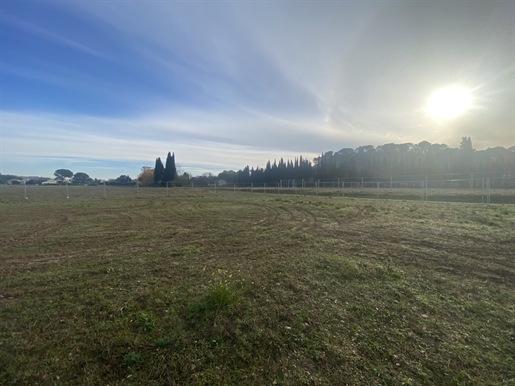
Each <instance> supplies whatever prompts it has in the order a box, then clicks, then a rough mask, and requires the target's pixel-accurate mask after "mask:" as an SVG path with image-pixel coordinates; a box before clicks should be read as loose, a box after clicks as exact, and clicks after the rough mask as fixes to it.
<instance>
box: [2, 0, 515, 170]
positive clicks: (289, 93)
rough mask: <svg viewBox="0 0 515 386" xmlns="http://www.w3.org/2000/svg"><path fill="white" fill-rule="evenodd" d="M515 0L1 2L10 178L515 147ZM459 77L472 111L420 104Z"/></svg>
mask: <svg viewBox="0 0 515 386" xmlns="http://www.w3.org/2000/svg"><path fill="white" fill-rule="evenodd" d="M514 25H515V3H514V2H513V1H470V2H468V1H392V2H390V1H366V2H354V1H340V2H335V1H329V2H324V1H321V2H315V1H298V2H297V1H252V2H249V1H213V2H205V1H188V2H182V1H180V2H174V1H155V2H154V1H145V2H139V1H91V2H86V1H73V0H70V1H68V2H61V1H31V2H25V1H17V2H2V3H1V4H0V34H1V36H0V61H1V67H0V112H1V117H0V118H1V120H0V127H1V133H0V138H1V149H0V151H1V165H0V172H1V173H4V174H22V175H42V176H51V175H52V174H53V171H54V170H55V169H58V168H67V169H71V170H72V171H73V172H79V171H82V172H86V173H88V174H89V175H90V176H91V177H96V178H109V177H111V178H113V177H117V176H119V175H121V174H129V175H130V176H131V177H133V178H134V177H136V176H137V174H138V173H139V171H140V168H141V166H143V165H149V166H153V164H154V161H155V158H156V157H158V156H159V157H161V158H162V159H163V160H164V158H165V157H166V154H167V153H168V151H173V152H175V154H176V158H177V163H178V164H179V165H180V166H181V169H182V170H183V171H188V172H191V173H193V174H199V173H202V172H204V171H212V172H215V173H217V172H220V171H222V170H224V169H236V170H237V169H239V168H243V167H244V166H245V165H247V164H248V165H250V166H254V167H255V166H257V165H259V166H261V167H263V166H265V163H266V161H267V160H268V159H274V158H277V159H278V158H280V157H284V158H293V157H295V156H298V155H303V156H305V157H308V158H313V157H314V156H316V155H317V154H320V153H321V152H325V151H328V150H333V151H337V150H339V149H341V148H344V147H351V148H355V147H358V146H361V145H370V144H371V145H374V146H377V145H381V144H384V143H391V142H393V143H405V142H412V143H418V142H421V141H424V140H426V141H429V142H432V143H446V144H448V145H450V146H458V144H459V142H460V139H461V137H462V136H470V137H471V138H472V141H473V145H474V147H475V148H478V149H482V148H487V147H494V146H504V147H510V146H513V145H514V130H515V129H514V127H515V122H514V114H515V99H514V93H515V74H514V69H515V61H514V58H515V26H514ZM449 85H460V86H462V87H465V88H467V89H469V90H471V96H472V106H471V108H470V109H469V110H468V111H466V112H465V113H464V114H462V115H460V116H459V117H456V118H454V119H448V120H444V121H438V120H436V119H434V118H432V117H430V116H428V115H427V113H426V110H425V104H426V101H427V99H428V97H429V96H430V95H431V94H432V93H433V92H434V91H436V90H438V89H440V88H442V87H445V86H449Z"/></svg>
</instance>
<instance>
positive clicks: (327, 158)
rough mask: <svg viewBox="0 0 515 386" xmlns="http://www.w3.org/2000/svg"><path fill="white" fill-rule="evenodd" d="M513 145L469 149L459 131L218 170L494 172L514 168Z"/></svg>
mask: <svg viewBox="0 0 515 386" xmlns="http://www.w3.org/2000/svg"><path fill="white" fill-rule="evenodd" d="M514 164H515V147H511V148H509V149H505V148H503V147H495V148H490V149H486V150H479V151H477V150H474V148H473V147H472V140H471V139H470V137H463V138H462V140H461V143H460V148H459V149H456V148H450V147H448V146H447V145H445V144H431V143H429V142H427V141H422V142H420V143H418V144H413V143H403V144H394V143H389V144H385V145H381V146H377V147H374V146H372V145H367V146H359V147H358V148H356V149H351V148H343V149H340V150H339V151H337V152H333V151H328V152H326V153H322V154H321V155H320V156H318V157H316V158H314V159H313V162H311V161H309V160H306V159H303V158H302V157H299V158H295V159H294V160H286V161H285V160H283V159H282V158H281V159H280V160H279V161H278V162H277V160H274V161H273V162H271V161H270V160H269V161H268V162H267V164H266V167H265V168H260V167H256V168H249V166H246V167H245V168H243V170H239V171H237V172H235V171H232V170H230V171H227V170H226V171H224V172H222V173H220V174H219V175H218V178H219V179H224V180H226V181H227V182H228V183H239V184H245V183H259V184H263V183H267V184H268V183H270V184H275V183H277V182H279V181H280V180H292V179H296V180H299V179H336V178H341V179H359V178H389V177H390V176H408V175H411V176H414V175H436V174H458V173H476V174H479V173H493V172H509V171H510V170H511V171H513V165H514Z"/></svg>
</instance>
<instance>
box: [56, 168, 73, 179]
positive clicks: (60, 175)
mask: <svg viewBox="0 0 515 386" xmlns="http://www.w3.org/2000/svg"><path fill="white" fill-rule="evenodd" d="M54 176H55V177H56V179H57V180H59V181H63V180H64V179H65V178H72V177H73V172H72V171H71V170H68V169H57V170H56V171H55V172H54Z"/></svg>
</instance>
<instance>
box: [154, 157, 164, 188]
mask: <svg viewBox="0 0 515 386" xmlns="http://www.w3.org/2000/svg"><path fill="white" fill-rule="evenodd" d="M164 171H165V167H164V166H163V162H162V161H161V158H160V157H157V158H156V166H155V167H154V184H159V183H160V182H161V180H162V179H163V174H164Z"/></svg>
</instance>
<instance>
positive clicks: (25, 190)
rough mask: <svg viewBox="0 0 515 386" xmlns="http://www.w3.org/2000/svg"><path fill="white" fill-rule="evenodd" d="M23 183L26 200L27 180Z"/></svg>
mask: <svg viewBox="0 0 515 386" xmlns="http://www.w3.org/2000/svg"><path fill="white" fill-rule="evenodd" d="M23 185H25V199H26V200H28V199H29V198H28V197H27V181H25V183H24V184H23Z"/></svg>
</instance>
